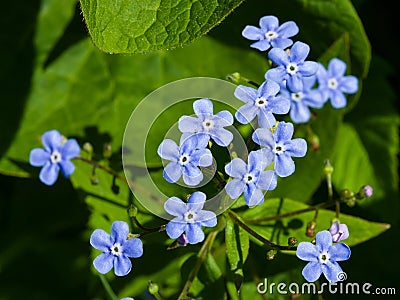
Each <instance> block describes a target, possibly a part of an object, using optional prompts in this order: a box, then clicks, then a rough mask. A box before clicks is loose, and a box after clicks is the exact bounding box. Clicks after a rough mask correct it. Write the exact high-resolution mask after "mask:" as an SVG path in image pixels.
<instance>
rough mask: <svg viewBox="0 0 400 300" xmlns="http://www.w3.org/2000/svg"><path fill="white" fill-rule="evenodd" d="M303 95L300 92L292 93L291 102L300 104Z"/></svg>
mask: <svg viewBox="0 0 400 300" xmlns="http://www.w3.org/2000/svg"><path fill="white" fill-rule="evenodd" d="M303 97H304V94H303V93H302V92H298V93H292V94H291V98H292V100H293V101H296V102H300V101H301V99H303Z"/></svg>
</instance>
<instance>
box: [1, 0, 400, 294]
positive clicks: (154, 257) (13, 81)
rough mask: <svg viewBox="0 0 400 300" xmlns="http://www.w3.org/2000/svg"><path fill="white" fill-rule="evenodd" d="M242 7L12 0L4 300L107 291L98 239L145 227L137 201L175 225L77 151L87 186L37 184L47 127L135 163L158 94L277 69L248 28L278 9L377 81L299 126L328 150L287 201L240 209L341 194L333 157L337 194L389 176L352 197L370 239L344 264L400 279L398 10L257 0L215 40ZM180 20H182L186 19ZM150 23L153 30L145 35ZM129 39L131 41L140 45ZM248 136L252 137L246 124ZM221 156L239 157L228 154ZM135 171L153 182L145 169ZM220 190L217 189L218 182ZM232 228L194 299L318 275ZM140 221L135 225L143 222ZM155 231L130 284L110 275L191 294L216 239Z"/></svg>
mask: <svg viewBox="0 0 400 300" xmlns="http://www.w3.org/2000/svg"><path fill="white" fill-rule="evenodd" d="M240 2H241V1H197V2H193V3H192V2H191V1H179V2H177V3H178V4H179V5H175V6H173V5H172V4H174V3H175V2H173V1H164V0H162V1H159V7H164V8H168V9H163V10H162V11H161V13H160V14H158V15H157V17H156V18H154V14H155V13H156V11H157V10H156V9H155V8H154V7H153V8H151V9H147V8H146V6H145V5H146V3H147V2H143V3H140V2H138V1H136V2H135V1H133V2H132V3H134V5H133V6H132V7H130V6H128V5H126V3H128V1H115V3H114V2H113V5H114V6H112V5H110V4H111V2H110V3H108V2H107V3H106V2H104V3H103V2H102V3H99V2H98V1H91V0H88V1H83V0H82V1H81V4H80V3H78V2H77V1H76V0H63V1H59V0H42V1H40V0H32V1H28V2H26V1H24V2H22V1H8V2H7V3H5V4H4V7H3V17H2V19H1V20H0V22H1V23H0V25H1V29H0V34H1V36H0V55H1V57H2V63H1V64H2V65H1V68H0V86H1V93H2V96H1V97H2V103H3V106H2V109H1V110H0V125H1V128H2V130H1V132H0V173H1V174H3V175H1V176H0V198H1V202H0V224H1V225H2V227H1V228H2V231H1V234H0V235H1V237H2V240H3V243H2V246H1V247H0V300H3V299H4V300H8V299H13V300H14V299H25V298H29V299H54V297H57V299H106V298H107V296H106V293H105V291H104V289H103V288H102V286H101V282H100V280H99V278H98V276H97V273H96V271H95V270H94V269H93V267H92V266H91V261H92V259H93V258H94V257H95V255H97V254H98V252H97V251H93V250H92V249H91V247H90V245H89V243H88V239H89V236H90V234H91V232H92V230H93V229H94V228H103V229H104V230H106V231H108V230H109V228H110V225H111V223H112V222H113V221H114V220H116V219H120V220H125V221H127V222H130V220H129V218H128V214H127V209H128V207H129V205H130V204H132V203H134V204H135V205H137V206H138V208H139V216H138V218H139V220H140V221H141V222H142V223H143V224H144V225H145V226H147V227H152V226H159V225H161V224H163V220H161V219H159V218H155V217H154V216H153V215H151V214H150V213H148V212H147V211H146V210H145V209H144V208H143V207H142V206H141V205H140V203H138V202H137V201H136V200H135V199H134V198H133V195H132V194H131V192H130V190H129V188H128V187H127V186H126V185H125V184H124V183H123V182H122V181H120V180H118V179H116V178H113V176H112V175H110V174H107V173H105V172H103V171H102V170H99V169H98V170H97V171H96V180H98V182H99V184H98V185H93V184H92V183H91V178H90V177H91V174H92V171H93V168H92V167H91V166H89V165H87V164H84V163H83V162H80V161H79V162H78V161H75V162H74V163H75V164H76V166H77V170H76V172H75V173H74V174H73V176H72V178H71V181H68V180H65V179H64V178H60V179H59V180H58V182H57V184H56V185H55V186H53V187H50V188H49V187H46V186H44V185H42V184H41V183H40V182H39V181H38V179H37V175H38V169H37V168H33V167H31V166H30V165H29V164H28V156H29V151H30V150H31V149H32V148H34V147H40V135H41V134H42V133H43V132H44V131H46V130H49V129H53V128H54V129H58V130H59V131H60V132H62V133H63V134H64V135H66V136H68V137H75V138H77V140H78V141H79V143H80V145H83V143H85V142H90V143H91V144H92V145H93V146H94V151H95V155H94V158H95V159H96V160H99V161H101V162H102V163H105V164H108V165H110V166H112V167H113V168H114V169H115V170H116V171H118V172H119V173H120V174H123V173H122V165H121V146H122V137H123V134H124V129H125V125H126V123H127V121H128V119H129V116H130V113H131V112H132V110H133V109H134V107H135V106H136V105H137V104H138V103H139V102H140V101H141V100H142V99H143V98H144V97H145V96H146V95H147V94H149V93H150V92H151V91H153V90H155V89H156V88H158V87H160V86H162V85H164V84H166V83H169V82H171V81H174V80H177V79H182V78H187V77H194V76H204V77H205V76H207V77H215V78H220V79H225V78H226V75H227V74H231V73H233V72H240V73H241V74H242V75H243V76H245V77H247V78H250V79H251V80H253V81H255V82H261V81H262V80H263V78H264V73H265V71H266V69H267V68H268V63H267V60H266V57H265V53H261V52H258V51H257V50H254V49H250V48H249V41H248V40H246V39H244V38H242V37H241V31H242V29H243V28H244V26H245V25H249V24H251V25H257V23H258V20H259V18H260V17H262V16H264V15H267V14H274V15H276V16H278V18H279V19H280V20H281V21H286V20H294V21H295V22H296V23H297V24H298V26H299V28H300V33H299V35H298V36H296V37H295V39H296V40H302V41H304V42H306V43H308V44H310V45H311V53H310V56H311V58H313V59H318V60H319V61H321V62H322V63H324V64H326V63H327V62H328V61H329V59H330V58H332V57H339V58H341V59H343V60H345V61H346V62H347V63H348V66H349V67H348V71H349V72H351V73H352V74H354V75H357V76H358V77H359V78H361V79H362V91H361V89H360V92H359V93H357V95H354V96H351V97H349V106H348V107H347V108H346V109H344V110H333V109H332V108H331V106H330V104H329V103H327V104H326V105H325V107H324V108H323V109H322V110H315V114H316V118H315V120H313V121H312V122H310V124H309V125H307V126H304V125H301V126H298V127H297V128H296V135H297V136H299V137H303V138H306V139H307V140H310V137H311V135H312V134H314V135H317V136H318V137H319V140H320V149H319V150H316V151H313V150H311V149H310V150H309V153H308V154H307V156H306V157H305V158H304V159H298V160H296V173H295V174H294V175H292V176H290V177H288V178H284V179H280V180H279V182H278V188H277V189H276V190H275V191H272V192H271V193H269V194H267V196H268V197H269V198H271V199H268V200H266V202H265V203H264V204H263V206H260V207H257V208H253V209H251V210H250V209H248V210H245V209H243V206H242V205H243V199H239V200H238V203H237V204H236V205H235V207H236V208H237V210H238V212H239V213H240V214H241V216H242V217H243V219H245V220H251V219H253V218H257V217H261V216H270V215H273V214H276V213H285V212H289V211H293V210H296V209H302V208H305V207H308V206H309V205H313V204H316V203H322V202H324V201H326V195H327V190H326V182H325V180H324V174H323V170H322V169H323V162H324V160H325V159H327V158H329V159H330V160H331V162H332V164H333V166H334V173H333V183H334V188H335V191H334V192H335V196H337V195H338V194H339V192H340V191H341V190H342V189H344V188H349V189H351V190H353V191H355V192H356V191H357V190H358V189H359V187H360V186H361V185H364V184H370V185H372V186H373V187H374V196H373V197H371V198H370V199H367V200H365V201H363V202H361V203H360V205H357V206H356V207H353V208H349V207H342V208H343V213H344V214H345V215H343V218H342V222H344V223H347V224H348V225H349V228H350V232H351V237H350V239H349V244H351V245H356V244H357V246H353V247H352V253H353V254H352V258H351V260H349V261H347V262H345V263H344V264H343V269H344V270H345V271H346V273H347V274H348V277H349V278H351V281H352V282H370V283H372V284H373V285H374V286H397V287H398V282H397V280H396V276H397V275H396V274H397V273H396V268H395V267H393V266H392V265H391V264H390V263H389V264H388V262H389V261H391V262H397V261H398V260H397V257H396V256H397V255H396V251H386V249H388V248H389V247H390V248H392V249H396V247H398V246H400V245H399V243H398V234H399V233H400V232H399V213H398V212H399V208H400V206H399V192H398V183H399V179H398V158H399V157H398V148H399V138H398V128H399V123H400V118H399V112H398V106H396V105H398V103H399V90H398V87H399V86H400V84H399V79H398V77H395V76H396V73H395V70H396V69H397V68H398V67H399V66H398V64H399V62H398V60H396V56H395V55H396V54H397V53H396V52H394V50H393V49H394V48H395V47H394V46H393V45H391V44H390V40H391V37H392V35H393V34H394V30H393V28H395V27H394V25H393V26H392V24H391V22H392V20H394V19H395V16H394V11H393V10H390V9H387V10H385V11H384V10H383V8H381V7H380V6H379V4H377V3H376V2H375V1H370V0H359V1H354V2H353V4H354V5H355V8H354V6H353V4H352V2H351V1H349V0H335V1H311V0H296V1H289V0H285V1H268V3H267V4H266V3H265V2H264V1H261V0H260V1H244V2H243V3H242V4H241V5H240V6H239V7H238V8H236V9H235V10H233V12H232V13H231V14H230V15H229V16H227V17H226V19H224V21H223V22H222V23H221V24H219V25H218V26H217V27H215V28H214V29H213V30H211V31H210V33H209V34H208V35H207V36H203V37H200V36H201V35H204V34H205V33H206V32H207V31H208V30H210V29H211V28H212V27H213V26H215V25H217V24H218V23H219V22H220V21H221V20H222V19H223V18H224V17H225V16H226V15H227V14H228V13H229V12H230V11H231V10H232V9H233V8H234V7H235V6H237V5H238V4H239V3H240ZM97 4H98V5H97ZM139 4H140V5H139ZM80 5H82V8H83V14H82V11H81V6H80ZM96 5H97V6H96ZM199 5H200V6H199ZM201 5H202V6H201ZM377 5H378V6H377ZM139 8H140V9H139ZM120 9H123V10H122V11H121V14H119V12H120ZM124 9H125V10H124ZM97 10H99V11H101V13H96V11H97ZM176 15H178V16H182V18H177V19H176V22H170V21H171V20H173V19H174V18H175V16H176ZM377 15H378V16H380V17H376V16H377ZM196 16H197V18H198V19H196ZM359 16H360V18H361V19H360V18H359ZM371 16H372V17H371ZM84 17H86V23H85V20H84ZM119 17H121V18H119ZM123 17H126V18H127V20H128V21H129V22H124V19H123ZM382 19H385V22H382ZM196 20H197V21H196ZM196 22H197V23H196ZM86 24H87V25H88V29H87V27H86ZM143 24H147V25H148V27H149V30H146V31H145V33H143V30H144V29H145V28H144V27H143V26H144V25H143ZM182 24H187V27H184V26H183V25H182ZM202 24H203V25H204V26H200V25H202ZM147 25H146V26H147ZM166 25H168V26H166ZM146 28H147V27H146ZM364 28H365V29H364ZM126 30H128V31H129V32H126ZM89 33H90V34H91V36H90V35H89ZM123 35H125V37H126V36H128V37H129V38H128V39H126V40H125V39H124V38H123ZM116 39H119V42H116ZM193 40H195V41H194V42H192V43H190V44H188V45H185V46H183V44H186V43H188V42H191V41H193ZM133 41H135V42H133ZM369 41H370V42H371V44H372V47H370V43H369ZM96 46H98V47H99V48H100V49H102V50H104V51H106V52H143V51H150V50H154V49H162V50H160V51H157V52H149V53H147V54H135V55H110V54H107V53H103V52H101V51H100V50H99V49H98V48H97V47H96ZM178 46H179V47H178ZM175 47H177V48H176V49H174V50H169V49H171V48H175ZM371 50H372V56H371ZM396 89H397V90H396ZM156 106H157V103H155V108H156ZM183 112H184V113H185V114H191V107H190V105H182V107H180V109H176V110H172V111H171V112H170V113H168V115H167V116H164V117H161V118H160V121H159V122H158V123H156V124H155V126H154V128H152V133H153V136H156V138H154V140H151V141H149V143H150V144H151V145H150V148H152V149H156V147H157V145H158V143H159V142H160V141H161V140H162V137H163V136H164V134H165V133H166V132H167V129H168V126H167V125H169V124H174V123H175V122H176V121H177V119H178V118H179V116H180V115H182V114H183ZM283 119H285V120H286V117H284V118H283ZM242 129H243V128H242ZM242 132H244V133H245V134H246V132H247V133H248V131H246V130H245V129H243V131H242ZM106 143H107V144H108V143H109V144H110V145H111V149H112V155H111V157H110V158H107V157H104V156H103V147H104V145H105V144H106ZM217 151H218V149H217ZM217 155H219V157H220V158H223V157H224V154H223V153H219V154H217ZM148 160H149V162H150V163H152V168H151V176H152V177H153V178H154V179H155V180H162V178H161V172H162V169H161V168H160V166H161V164H160V163H161V160H159V161H157V160H156V157H155V156H151V155H150V156H148ZM219 168H221V166H219ZM221 170H222V168H221ZM134 172H136V173H135V174H137V180H138V183H139V184H140V180H141V170H140V168H139V167H137V168H136V169H134ZM10 176H13V177H10ZM26 177H31V179H28V178H26ZM92 179H93V178H92ZM162 189H163V191H165V192H166V193H168V194H169V193H170V194H177V193H180V194H179V196H180V197H183V195H184V194H185V193H187V191H186V190H182V189H181V190H179V189H177V188H176V187H175V186H173V185H170V184H166V183H163V184H162ZM205 189H206V190H207V193H209V191H210V190H212V189H215V187H214V186H212V185H209V186H207V187H206V188H205ZM280 199H284V200H280ZM289 199H290V200H289ZM242 211H244V213H242ZM333 216H334V212H333V211H331V210H323V211H322V210H321V212H320V215H319V219H318V230H322V229H325V228H327V227H329V221H330V219H332V217H333ZM311 218H312V213H307V214H302V215H300V216H296V217H295V218H288V219H284V220H283V222H275V221H274V222H268V223H262V224H263V225H262V226H260V224H257V225H252V228H253V229H255V230H256V231H257V232H259V233H260V234H261V235H263V236H265V237H267V238H269V239H272V240H273V241H275V242H280V243H282V244H284V243H285V242H286V241H287V238H288V237H289V236H293V235H294V236H296V237H297V238H298V240H299V241H301V240H307V237H305V235H304V231H305V223H306V222H308V221H309V220H310V219H311ZM367 220H369V221H367ZM386 223H388V224H390V225H391V229H390V230H388V231H387V232H385V233H383V234H381V235H380V236H377V235H379V234H380V233H382V232H383V231H385V230H386V229H387V227H388V226H387V225H386ZM219 224H222V225H219V226H223V225H224V224H226V226H225V229H224V230H223V231H222V230H221V232H220V233H219V234H218V236H217V237H216V240H215V242H214V246H213V248H212V249H211V251H208V252H207V253H206V255H205V256H204V262H203V264H202V265H201V267H200V270H199V272H198V273H197V276H195V278H194V280H193V284H192V286H191V289H190V293H189V294H190V295H192V296H193V297H196V299H223V298H224V297H225V298H228V299H250V298H251V297H253V298H254V299H263V297H260V295H259V294H258V293H257V291H256V286H257V283H258V282H260V281H261V280H262V279H263V278H265V277H268V280H269V281H270V282H272V281H275V282H278V281H281V280H282V281H285V282H290V281H295V282H302V281H303V279H302V277H301V268H302V266H304V263H303V262H301V261H299V260H297V259H296V258H295V257H294V256H293V255H290V254H284V253H280V254H278V255H277V257H276V258H275V259H274V260H272V261H269V260H267V259H266V257H267V251H268V249H266V248H265V247H263V246H260V244H259V243H257V242H254V239H252V238H250V243H249V236H248V235H247V233H245V232H243V230H241V229H240V228H238V227H237V225H235V224H233V223H232V222H231V221H230V220H225V216H221V217H219ZM130 225H131V228H133V229H132V230H133V231H134V232H135V231H137V230H138V229H137V228H135V227H134V224H132V223H130ZM207 232H209V231H207ZM371 238H372V239H371ZM368 239H371V240H369V241H368V242H365V241H366V240H368ZM143 242H144V255H143V257H141V258H139V259H135V260H133V270H132V272H131V273H130V274H129V275H128V276H126V277H124V278H118V280H115V277H114V275H113V274H112V273H111V272H110V274H107V276H106V278H107V279H108V280H109V282H110V283H111V285H112V287H113V289H114V290H115V291H117V293H118V296H119V297H121V298H122V297H127V296H134V297H135V299H153V298H152V296H151V295H150V294H149V293H148V292H147V286H148V282H149V280H151V281H153V282H155V283H157V284H158V285H159V286H160V294H161V295H162V297H163V298H165V299H176V297H177V296H178V295H179V293H180V291H181V290H182V288H183V286H184V284H185V281H186V279H187V278H188V276H189V274H190V272H191V270H192V269H193V267H194V265H195V264H196V260H197V259H198V257H197V253H198V251H199V250H200V249H201V245H194V246H188V247H185V248H184V247H179V248H177V249H173V250H168V251H167V250H166V248H167V247H168V245H169V244H170V243H171V242H172V241H171V240H169V239H167V237H166V235H165V233H157V234H154V235H149V236H146V238H144V239H143ZM382 257H384V258H385V259H381V258H382ZM22 287H23V288H22ZM238 289H240V294H239V296H238V295H237V294H236V291H237V290H238ZM397 289H398V290H399V288H397ZM267 296H268V299H270V298H271V297H270V296H271V295H267ZM340 297H341V298H343V297H345V296H344V295H341V296H340ZM278 298H279V299H280V298H282V299H283V298H284V297H278V295H275V294H274V295H273V299H278ZM308 298H310V297H309V296H302V297H301V299H308ZM326 298H335V296H334V295H326Z"/></svg>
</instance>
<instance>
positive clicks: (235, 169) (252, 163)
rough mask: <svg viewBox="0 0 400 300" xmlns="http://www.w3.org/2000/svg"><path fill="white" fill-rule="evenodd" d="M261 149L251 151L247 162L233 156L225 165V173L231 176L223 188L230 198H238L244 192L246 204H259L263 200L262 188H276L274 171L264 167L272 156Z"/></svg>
mask: <svg viewBox="0 0 400 300" xmlns="http://www.w3.org/2000/svg"><path fill="white" fill-rule="evenodd" d="M264 154H265V153H263V152H261V151H252V152H250V154H249V157H248V164H247V165H246V163H245V162H244V161H243V160H242V159H240V158H234V159H233V160H232V161H231V162H230V163H229V164H227V165H226V166H225V173H226V174H228V175H229V176H231V177H233V179H232V180H231V181H229V182H228V183H227V184H226V186H225V190H226V192H227V193H228V195H229V196H230V197H231V198H232V199H236V198H238V197H239V196H240V195H241V194H242V193H244V199H245V201H246V204H247V205H248V206H250V207H251V206H255V205H260V204H262V203H263V202H264V194H263V192H262V191H263V190H273V189H275V188H276V185H277V180H276V175H275V173H274V171H271V170H268V171H264V169H265V168H266V167H267V166H268V165H269V164H270V163H272V159H273V156H272V155H270V154H268V153H266V154H267V155H264Z"/></svg>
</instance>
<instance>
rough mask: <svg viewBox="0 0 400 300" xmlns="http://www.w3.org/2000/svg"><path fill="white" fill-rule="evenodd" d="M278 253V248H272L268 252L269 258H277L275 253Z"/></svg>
mask: <svg viewBox="0 0 400 300" xmlns="http://www.w3.org/2000/svg"><path fill="white" fill-rule="evenodd" d="M277 253H278V251H277V250H275V249H271V250H269V251H268V252H267V259H268V260H273V259H274V258H275V255H276V254H277Z"/></svg>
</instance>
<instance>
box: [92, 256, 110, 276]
mask: <svg viewBox="0 0 400 300" xmlns="http://www.w3.org/2000/svg"><path fill="white" fill-rule="evenodd" d="M93 265H94V267H95V268H96V270H97V271H98V272H99V273H101V274H106V273H108V272H110V270H111V269H112V268H113V265H114V255H112V254H110V253H102V254H100V255H99V256H97V257H96V258H95V259H94V261H93Z"/></svg>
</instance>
